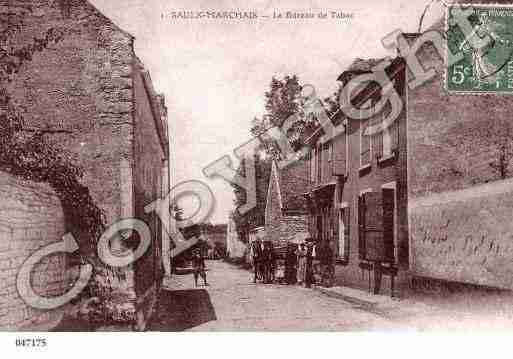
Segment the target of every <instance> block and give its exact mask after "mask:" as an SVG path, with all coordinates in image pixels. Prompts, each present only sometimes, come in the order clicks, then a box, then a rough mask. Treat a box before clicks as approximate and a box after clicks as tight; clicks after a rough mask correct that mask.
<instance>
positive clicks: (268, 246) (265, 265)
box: [251, 239, 276, 283]
mask: <svg viewBox="0 0 513 359" xmlns="http://www.w3.org/2000/svg"><path fill="white" fill-rule="evenodd" d="M251 252H252V253H251V256H252V257H253V269H254V278H253V282H254V283H256V282H257V279H258V280H262V281H263V282H264V283H272V282H274V281H275V280H276V256H275V252H274V248H273V245H272V243H271V242H262V241H261V240H260V239H257V240H256V241H255V242H253V244H252V246H251Z"/></svg>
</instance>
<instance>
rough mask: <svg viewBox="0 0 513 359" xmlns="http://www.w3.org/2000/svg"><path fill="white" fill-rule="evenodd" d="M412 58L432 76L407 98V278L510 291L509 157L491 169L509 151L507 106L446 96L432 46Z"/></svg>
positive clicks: (483, 98)
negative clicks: (433, 72) (503, 151)
mask: <svg viewBox="0 0 513 359" xmlns="http://www.w3.org/2000/svg"><path fill="white" fill-rule="evenodd" d="M434 28H435V29H438V30H441V29H442V24H441V23H438V24H436V25H435V26H434ZM411 41H413V39H411ZM418 56H419V58H420V60H421V63H422V64H423V66H424V67H425V68H429V67H430V66H432V67H433V68H434V69H435V70H436V72H437V74H436V76H435V77H434V78H433V79H431V80H430V81H428V82H427V83H424V84H422V85H420V86H419V87H417V88H416V89H413V90H409V92H408V102H407V105H408V184H409V187H408V201H409V203H411V205H410V206H409V213H408V215H409V225H410V240H411V243H410V248H411V258H412V264H411V270H412V273H413V274H414V275H419V276H427V277H434V278H439V279H444V280H449V281H461V282H468V283H473V284H485V285H491V286H497V287H506V288H511V280H510V278H509V277H508V275H509V274H508V273H510V270H511V269H510V267H509V265H508V261H511V258H512V253H511V252H510V249H509V245H508V243H507V242H508V241H510V233H511V228H510V226H509V222H510V221H509V220H508V217H509V216H510V215H511V212H512V209H513V203H512V202H511V201H510V200H509V199H508V195H510V193H511V192H510V189H509V188H508V186H507V185H506V184H507V183H510V182H508V181H509V180H508V178H509V177H511V175H512V168H511V163H512V161H511V160H512V159H511V157H509V158H508V157H506V160H505V163H506V167H507V171H506V172H505V173H504V175H501V174H500V172H499V171H497V170H496V169H494V165H496V164H497V163H498V160H499V159H500V151H499V148H500V145H501V143H504V144H506V146H509V147H508V148H509V149H508V151H509V150H510V149H511V134H512V133H513V126H512V124H511V121H510V118H509V114H510V113H511V112H512V111H513V103H512V102H511V101H510V100H509V99H507V97H506V96H502V95H491V96H490V95H472V94H453V93H448V92H447V91H446V90H445V87H444V76H445V68H444V64H443V61H442V59H441V57H440V56H439V54H438V52H437V51H436V50H435V48H434V47H433V46H428V45H426V46H424V47H423V48H421V50H420V51H419V53H418ZM499 188H500V189H503V192H501V193H500V194H499V193H498V192H497V189H499ZM494 193H495V194H494ZM448 198H450V199H451V200H448ZM426 203H428V204H429V205H426Z"/></svg>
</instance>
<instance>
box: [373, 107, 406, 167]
mask: <svg viewBox="0 0 513 359" xmlns="http://www.w3.org/2000/svg"><path fill="white" fill-rule="evenodd" d="M390 111H391V107H390V104H387V106H386V107H385V109H384V110H383V112H382V114H381V116H380V121H381V123H382V124H383V127H384V125H385V124H384V121H385V119H386V117H387V116H388V115H389V114H390ZM399 120H400V119H399V118H396V119H395V120H394V121H393V122H392V123H390V124H389V125H388V126H387V127H385V128H383V129H382V131H380V132H378V133H377V134H376V135H375V137H376V141H375V143H376V146H374V148H376V157H378V159H379V158H388V157H390V156H392V155H393V154H394V151H396V150H397V146H398V140H399V137H398V134H399V133H398V131H399Z"/></svg>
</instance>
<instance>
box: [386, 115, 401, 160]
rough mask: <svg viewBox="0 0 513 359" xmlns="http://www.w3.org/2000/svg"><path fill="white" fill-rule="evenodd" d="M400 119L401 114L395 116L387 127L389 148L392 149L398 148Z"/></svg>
mask: <svg viewBox="0 0 513 359" xmlns="http://www.w3.org/2000/svg"><path fill="white" fill-rule="evenodd" d="M400 120H401V116H399V117H397V118H396V119H395V120H394V122H392V124H391V125H390V126H389V127H388V130H389V131H390V142H391V149H392V152H393V151H397V150H398V149H399V121H400Z"/></svg>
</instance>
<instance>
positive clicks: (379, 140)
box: [372, 115, 384, 158]
mask: <svg viewBox="0 0 513 359" xmlns="http://www.w3.org/2000/svg"><path fill="white" fill-rule="evenodd" d="M382 122H383V121H382V117H381V115H378V116H376V117H375V118H373V120H372V124H373V125H378V124H382ZM383 131H384V129H383V127H382V128H381V129H380V130H379V131H378V132H377V133H375V134H373V135H372V152H373V153H374V156H375V157H376V158H381V157H383Z"/></svg>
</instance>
